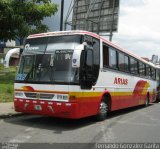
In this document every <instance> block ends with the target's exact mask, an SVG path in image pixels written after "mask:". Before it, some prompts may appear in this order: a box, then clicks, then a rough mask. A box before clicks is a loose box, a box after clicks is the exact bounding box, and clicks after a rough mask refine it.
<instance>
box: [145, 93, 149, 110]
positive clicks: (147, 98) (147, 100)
mask: <svg viewBox="0 0 160 149" xmlns="http://www.w3.org/2000/svg"><path fill="white" fill-rule="evenodd" d="M145 106H146V107H148V106H149V95H147V97H146V101H145Z"/></svg>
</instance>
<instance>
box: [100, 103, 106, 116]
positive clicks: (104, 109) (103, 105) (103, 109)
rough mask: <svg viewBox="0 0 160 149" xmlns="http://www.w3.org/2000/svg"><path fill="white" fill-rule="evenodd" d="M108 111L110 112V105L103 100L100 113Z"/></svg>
mask: <svg viewBox="0 0 160 149" xmlns="http://www.w3.org/2000/svg"><path fill="white" fill-rule="evenodd" d="M107 112H108V105H107V104H106V103H105V102H101V104H100V113H102V114H107Z"/></svg>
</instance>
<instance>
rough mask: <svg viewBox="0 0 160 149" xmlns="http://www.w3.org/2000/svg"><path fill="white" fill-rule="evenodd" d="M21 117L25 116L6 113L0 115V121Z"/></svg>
mask: <svg viewBox="0 0 160 149" xmlns="http://www.w3.org/2000/svg"><path fill="white" fill-rule="evenodd" d="M22 115H25V114H24V113H7V114H2V115H0V119H5V118H11V117H17V116H22Z"/></svg>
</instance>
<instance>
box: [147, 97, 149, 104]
mask: <svg viewBox="0 0 160 149" xmlns="http://www.w3.org/2000/svg"><path fill="white" fill-rule="evenodd" d="M148 104H149V99H148V97H147V98H146V105H148Z"/></svg>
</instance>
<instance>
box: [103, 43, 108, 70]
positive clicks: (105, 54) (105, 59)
mask: <svg viewBox="0 0 160 149" xmlns="http://www.w3.org/2000/svg"><path fill="white" fill-rule="evenodd" d="M108 66H109V47H108V46H106V45H103V67H108Z"/></svg>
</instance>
